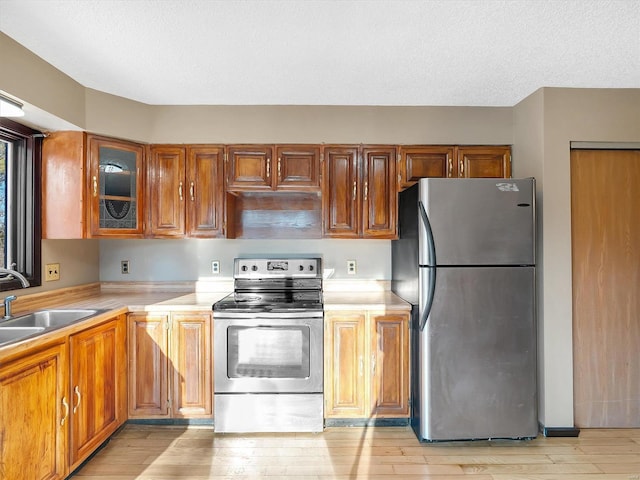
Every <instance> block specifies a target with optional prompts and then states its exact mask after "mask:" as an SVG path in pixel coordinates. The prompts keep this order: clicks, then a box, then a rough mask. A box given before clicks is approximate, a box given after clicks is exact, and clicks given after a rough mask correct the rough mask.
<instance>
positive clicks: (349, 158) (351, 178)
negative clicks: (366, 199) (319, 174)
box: [322, 147, 361, 238]
mask: <svg viewBox="0 0 640 480" xmlns="http://www.w3.org/2000/svg"><path fill="white" fill-rule="evenodd" d="M323 168H324V170H323V179H322V214H323V222H322V227H323V228H322V230H323V235H324V236H325V237H336V238H355V237H358V236H359V235H360V228H359V225H360V209H361V205H360V195H359V188H360V185H359V176H358V173H359V172H358V148H357V147H326V148H325V150H324V167H323Z"/></svg>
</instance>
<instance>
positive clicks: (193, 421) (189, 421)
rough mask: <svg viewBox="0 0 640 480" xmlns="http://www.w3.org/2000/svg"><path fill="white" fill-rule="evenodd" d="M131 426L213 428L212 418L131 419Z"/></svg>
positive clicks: (129, 422) (128, 422) (128, 421)
mask: <svg viewBox="0 0 640 480" xmlns="http://www.w3.org/2000/svg"><path fill="white" fill-rule="evenodd" d="M127 424H131V425H203V426H211V427H212V426H213V419H212V418H130V419H129V420H127Z"/></svg>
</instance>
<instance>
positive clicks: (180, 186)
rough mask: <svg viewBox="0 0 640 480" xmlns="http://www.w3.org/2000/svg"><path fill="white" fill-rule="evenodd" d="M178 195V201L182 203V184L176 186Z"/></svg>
mask: <svg viewBox="0 0 640 480" xmlns="http://www.w3.org/2000/svg"><path fill="white" fill-rule="evenodd" d="M178 195H179V196H180V201H182V182H180V183H179V184H178Z"/></svg>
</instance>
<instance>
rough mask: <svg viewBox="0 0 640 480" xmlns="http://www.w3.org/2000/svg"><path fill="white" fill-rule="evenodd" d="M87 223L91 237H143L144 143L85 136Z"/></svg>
mask: <svg viewBox="0 0 640 480" xmlns="http://www.w3.org/2000/svg"><path fill="white" fill-rule="evenodd" d="M88 144H89V158H88V165H89V168H88V171H89V175H87V183H86V190H87V192H89V193H88V195H87V196H88V201H89V205H90V206H89V208H87V224H88V226H89V232H88V233H89V234H90V236H92V237H142V236H143V234H144V222H143V212H144V205H143V192H144V189H143V177H142V175H141V172H143V171H144V168H143V161H144V147H143V146H142V145H138V144H135V143H130V142H125V141H120V140H113V139H109V138H104V137H97V136H93V135H90V136H88Z"/></svg>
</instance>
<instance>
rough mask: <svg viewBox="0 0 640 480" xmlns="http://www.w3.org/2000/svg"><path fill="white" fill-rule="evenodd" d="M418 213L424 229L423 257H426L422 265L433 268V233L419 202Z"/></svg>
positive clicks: (434, 255) (434, 260)
mask: <svg viewBox="0 0 640 480" xmlns="http://www.w3.org/2000/svg"><path fill="white" fill-rule="evenodd" d="M418 211H419V212H420V219H421V220H422V226H423V228H424V246H425V255H426V256H427V258H426V259H424V260H425V262H424V264H425V265H429V266H431V267H435V266H436V246H435V243H434V240H433V231H432V230H431V223H430V222H429V217H428V215H427V211H426V210H425V208H424V204H423V203H422V202H421V201H419V202H418Z"/></svg>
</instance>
